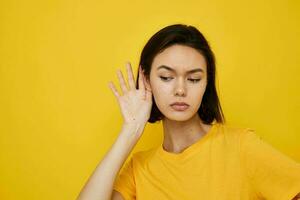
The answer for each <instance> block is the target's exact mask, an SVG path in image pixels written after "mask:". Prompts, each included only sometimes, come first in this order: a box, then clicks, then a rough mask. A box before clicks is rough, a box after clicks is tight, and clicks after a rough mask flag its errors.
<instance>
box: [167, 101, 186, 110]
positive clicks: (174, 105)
mask: <svg viewBox="0 0 300 200" xmlns="http://www.w3.org/2000/svg"><path fill="white" fill-rule="evenodd" d="M171 107H172V108H173V109H174V110H176V111H184V110H186V109H187V108H188V107H189V105H188V104H187V103H184V102H175V103H172V104H171Z"/></svg>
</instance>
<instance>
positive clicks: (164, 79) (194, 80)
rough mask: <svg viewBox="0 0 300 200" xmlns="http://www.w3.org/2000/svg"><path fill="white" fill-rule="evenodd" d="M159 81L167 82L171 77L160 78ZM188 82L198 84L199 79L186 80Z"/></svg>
mask: <svg viewBox="0 0 300 200" xmlns="http://www.w3.org/2000/svg"><path fill="white" fill-rule="evenodd" d="M160 79H161V80H163V81H169V80H170V79H173V78H172V77H164V76H160ZM188 80H189V81H191V82H192V83H197V82H199V81H200V80H201V79H192V78H190V79H188Z"/></svg>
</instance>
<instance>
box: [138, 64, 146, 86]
mask: <svg viewBox="0 0 300 200" xmlns="http://www.w3.org/2000/svg"><path fill="white" fill-rule="evenodd" d="M139 89H141V90H143V91H145V85H144V81H143V75H142V67H141V66H140V67H139Z"/></svg>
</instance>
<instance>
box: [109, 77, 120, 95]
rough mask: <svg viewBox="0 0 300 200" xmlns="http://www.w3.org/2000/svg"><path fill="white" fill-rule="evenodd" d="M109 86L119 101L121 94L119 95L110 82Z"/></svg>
mask: <svg viewBox="0 0 300 200" xmlns="http://www.w3.org/2000/svg"><path fill="white" fill-rule="evenodd" d="M108 86H109V88H110V89H111V91H112V92H113V93H114V95H115V97H116V98H117V99H119V97H120V94H119V93H118V91H117V89H116V87H115V85H114V84H113V83H112V82H111V81H110V82H108Z"/></svg>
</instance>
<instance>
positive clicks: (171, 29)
mask: <svg viewBox="0 0 300 200" xmlns="http://www.w3.org/2000/svg"><path fill="white" fill-rule="evenodd" d="M175 44H180V45H185V46H188V47H192V48H194V49H196V50H197V51H198V52H199V53H201V55H203V56H204V57H205V60H206V63H207V86H206V90H205V92H204V94H203V98H202V102H201V105H200V107H199V109H198V115H199V117H200V118H201V120H202V121H203V122H204V123H205V124H211V123H212V122H213V121H214V120H216V121H217V122H219V123H225V117H224V114H223V111H222V108H221V105H220V102H219V98H218V95H217V91H216V84H215V74H216V64H215V56H214V53H213V52H212V50H211V48H210V46H209V44H208V42H207V40H206V39H205V38H204V36H203V34H202V33H201V32H200V31H199V30H198V29H197V28H195V27H194V26H190V25H185V24H174V25H170V26H167V27H165V28H163V29H161V30H159V31H158V32H157V33H155V34H154V35H153V36H152V37H151V38H150V39H149V40H148V42H147V43H146V45H145V46H144V48H143V50H142V53H141V57H140V62H139V66H141V69H142V70H143V71H144V75H145V77H146V78H147V80H150V71H151V65H152V62H153V59H154V57H155V56H156V55H157V54H159V53H160V52H162V51H163V50H164V49H166V48H167V47H170V46H171V45H175ZM138 78H139V74H137V80H136V86H137V89H138V88H139V85H138ZM152 102H153V104H152V109H151V114H150V118H149V119H148V122H150V123H155V122H157V121H159V120H162V119H163V114H162V113H161V112H160V110H159V109H158V108H157V105H156V103H155V99H154V97H153V96H152Z"/></svg>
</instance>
